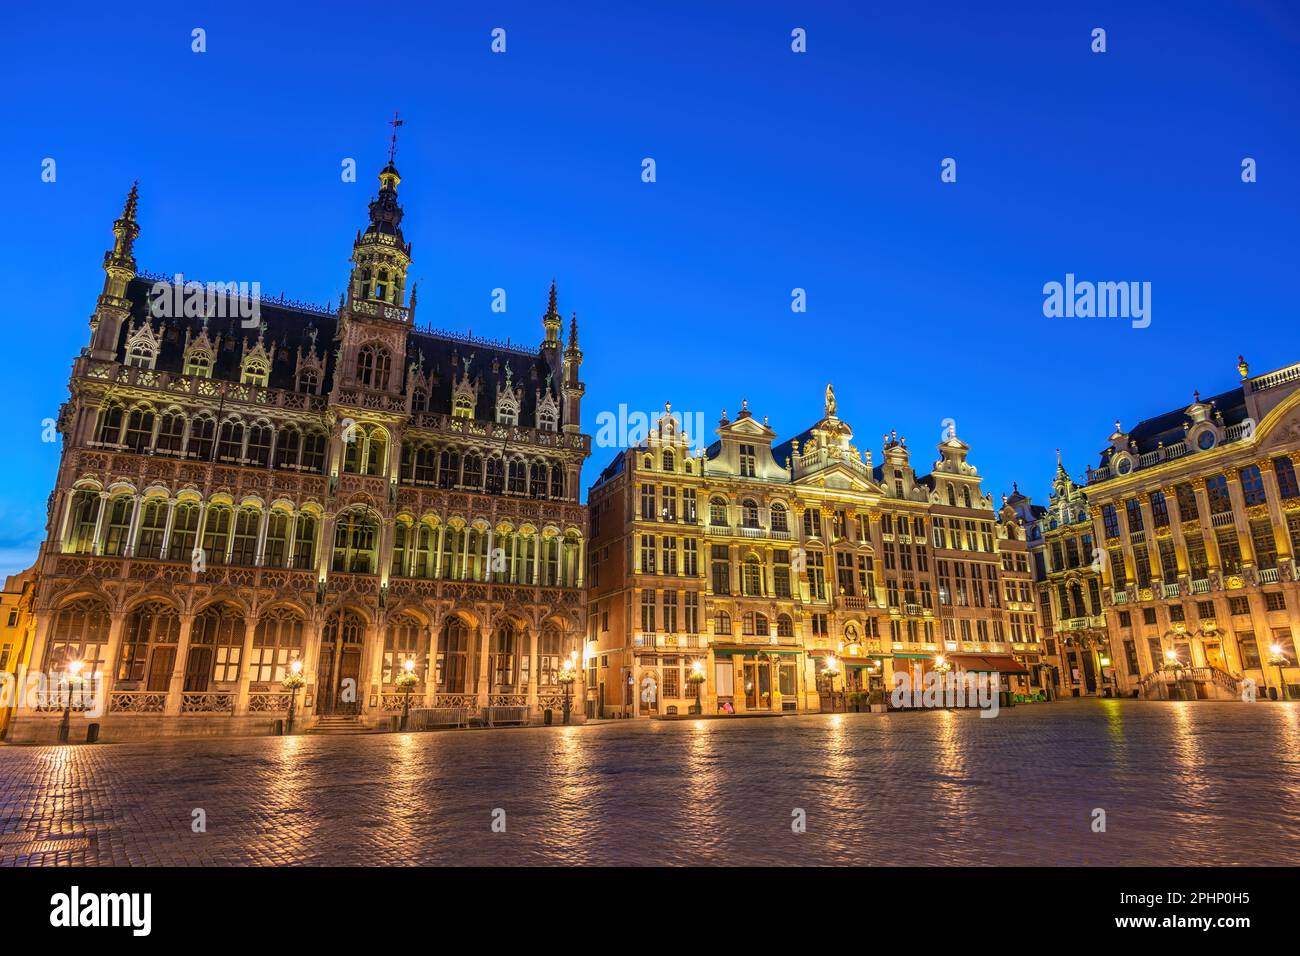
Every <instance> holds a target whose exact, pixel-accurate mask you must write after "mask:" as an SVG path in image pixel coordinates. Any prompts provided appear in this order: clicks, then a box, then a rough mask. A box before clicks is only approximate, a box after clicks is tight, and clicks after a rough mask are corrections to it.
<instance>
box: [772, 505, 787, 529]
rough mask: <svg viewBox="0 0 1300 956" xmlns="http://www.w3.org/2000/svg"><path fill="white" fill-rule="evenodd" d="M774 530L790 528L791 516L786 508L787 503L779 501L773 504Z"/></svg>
mask: <svg viewBox="0 0 1300 956" xmlns="http://www.w3.org/2000/svg"><path fill="white" fill-rule="evenodd" d="M772 530H773V531H789V530H790V516H789V514H788V513H787V512H786V510H785V505H783V504H781V502H779V501H778V502H776V503H774V504H773V505H772Z"/></svg>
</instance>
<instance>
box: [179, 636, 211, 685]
mask: <svg viewBox="0 0 1300 956" xmlns="http://www.w3.org/2000/svg"><path fill="white" fill-rule="evenodd" d="M211 675H212V648H210V647H203V646H198V647H191V648H190V656H189V659H188V660H186V662H185V690H186V692H188V693H194V694H202V693H205V692H206V691H207V689H208V680H209V678H210V677H211Z"/></svg>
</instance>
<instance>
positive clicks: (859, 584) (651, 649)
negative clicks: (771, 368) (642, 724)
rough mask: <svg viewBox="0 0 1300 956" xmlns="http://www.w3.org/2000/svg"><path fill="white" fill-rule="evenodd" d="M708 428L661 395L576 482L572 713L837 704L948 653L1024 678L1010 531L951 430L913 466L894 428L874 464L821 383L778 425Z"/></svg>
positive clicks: (916, 672) (1018, 548)
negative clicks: (578, 555)
mask: <svg viewBox="0 0 1300 956" xmlns="http://www.w3.org/2000/svg"><path fill="white" fill-rule="evenodd" d="M717 435H718V440H717V441H716V442H714V443H713V444H712V445H710V446H709V447H708V448H706V449H694V448H692V447H691V445H690V443H689V441H688V438H687V436H686V435H685V434H684V433H683V432H682V429H681V428H680V423H679V422H678V421H677V419H675V418H674V417H673V416H672V414H671V407H670V406H665V414H664V415H663V416H661V417H660V418H659V420H658V422H657V423H656V425H655V427H654V428H653V429H652V430H651V433H650V435H649V436H648V438H647V439H646V440H645V441H644V442H642V443H639V444H638V446H637V447H635V448H630V449H627V450H625V451H622V452H620V453H619V454H618V455H617V456H616V457H615V458H614V460H613V461H612V462H611V463H610V464H609V466H608V467H607V468H606V469H605V470H604V471H603V472H602V473H601V475H600V476H599V478H598V479H597V481H596V483H595V484H594V485H593V486H592V488H591V489H590V491H589V493H588V507H589V509H590V513H591V527H592V550H591V568H590V581H589V589H588V600H589V602H590V603H589V607H588V626H589V629H590V632H589V637H590V639H591V641H592V643H591V645H590V647H589V649H588V651H587V686H588V694H589V699H588V713H590V714H592V715H597V716H606V717H608V716H641V715H646V714H661V715H671V714H686V713H688V712H689V711H690V710H691V709H692V708H693V707H694V705H695V698H696V687H695V683H696V682H697V681H698V683H699V688H698V691H699V698H700V705H701V707H702V709H703V711H704V712H705V713H708V714H740V713H747V712H748V713H752V712H756V711H760V712H769V713H801V712H808V711H817V710H824V709H827V708H830V707H835V708H837V709H842V708H843V707H844V706H845V704H846V702H847V700H848V699H850V698H853V696H854V695H855V693H856V694H857V695H859V696H858V697H857V698H856V699H857V700H858V702H859V704H861V703H862V702H863V697H865V698H866V701H867V702H869V701H870V699H871V692H872V691H880V690H882V689H883V690H889V689H891V687H892V679H893V674H894V672H895V671H896V670H905V671H907V672H909V674H912V675H913V676H914V678H919V677H920V676H921V675H922V674H923V673H924V672H927V671H929V670H931V669H933V668H934V667H935V666H936V665H938V666H941V667H942V666H944V665H945V662H946V663H947V664H948V665H951V666H955V667H957V668H958V669H959V670H971V671H985V672H991V671H996V672H999V673H1001V674H1003V675H1005V676H1004V677H1003V678H1002V680H1003V682H1004V684H1005V685H1006V686H1008V688H1009V689H1014V690H1017V691H1030V690H1033V689H1034V688H1035V687H1036V685H1037V681H1038V673H1039V672H1038V668H1037V667H1036V666H1035V665H1037V664H1038V655H1039V645H1038V632H1037V617H1036V609H1035V604H1034V601H1033V594H1032V591H1031V577H1030V571H1029V565H1028V552H1027V549H1026V543H1025V540H1024V531H1023V527H1022V524H1021V522H1020V520H1019V518H1018V516H1017V515H1016V514H1015V513H1014V511H1011V510H1009V509H1005V508H1004V509H1003V512H1002V514H1001V516H1000V517H1001V520H999V514H998V513H996V512H995V511H994V507H993V503H992V498H991V496H990V495H986V494H984V493H983V492H982V491H981V487H980V484H981V479H980V476H979V473H978V472H977V471H976V469H975V467H974V466H973V465H971V464H970V463H969V462H968V461H967V460H966V458H967V454H968V452H969V448H968V446H967V445H966V444H965V443H964V442H962V441H961V440H960V439H959V438H957V437H956V435H955V434H951V433H950V434H947V435H945V437H944V439H943V441H941V442H940V443H939V446H938V454H939V458H938V460H937V461H936V462H935V463H934V464H933V466H932V468H931V470H930V472H929V474H924V475H922V474H917V473H916V471H915V470H914V468H913V466H912V464H911V454H912V453H911V451H910V450H909V449H908V447H907V444H906V442H905V441H904V440H903V439H900V438H899V437H898V436H897V435H896V434H892V433H891V434H888V435H886V436H885V437H884V440H883V447H882V450H881V454H882V459H881V463H880V464H879V465H874V464H873V462H872V455H871V452H869V451H866V452H864V451H863V450H861V449H859V447H858V446H857V445H856V444H854V441H853V437H854V436H853V429H852V428H851V427H850V425H849V423H848V422H846V421H844V420H843V419H842V418H840V417H839V415H838V409H837V404H836V400H835V396H834V393H833V391H832V390H831V388H830V387H829V386H828V387H827V390H826V396H825V407H824V414H823V416H822V417H821V419H820V420H818V421H817V423H816V424H814V425H813V426H812V427H810V428H808V429H807V430H805V431H803V432H801V433H799V434H798V435H796V436H795V437H793V438H791V439H788V440H786V441H783V442H779V443H778V442H777V436H776V433H775V432H774V431H773V430H772V428H771V427H770V426H769V424H768V422H767V420H766V419H763V420H762V421H760V420H759V419H757V418H755V417H754V415H753V414H752V412H751V411H750V410H749V407H748V403H742V407H741V411H740V413H739V414H738V415H737V416H736V417H735V418H734V419H732V418H729V417H728V416H727V415H726V413H725V412H724V413H723V416H722V419H721V421H720V422H719V423H718V428H717ZM940 658H943V659H944V660H940ZM877 699H879V698H877Z"/></svg>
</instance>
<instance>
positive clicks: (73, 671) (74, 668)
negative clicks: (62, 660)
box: [68, 660, 85, 677]
mask: <svg viewBox="0 0 1300 956" xmlns="http://www.w3.org/2000/svg"><path fill="white" fill-rule="evenodd" d="M84 666H85V664H84V663H83V662H81V661H79V660H77V661H68V674H69V675H70V676H72V677H77V676H78V675H80V674H81V669H82V668H83V667H84Z"/></svg>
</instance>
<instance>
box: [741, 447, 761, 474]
mask: <svg viewBox="0 0 1300 956" xmlns="http://www.w3.org/2000/svg"><path fill="white" fill-rule="evenodd" d="M756 462H757V457H756V456H755V454H754V446H753V445H741V446H740V477H742V478H753V477H754V474H755V465H756Z"/></svg>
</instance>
